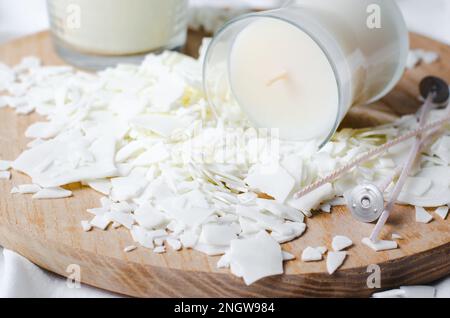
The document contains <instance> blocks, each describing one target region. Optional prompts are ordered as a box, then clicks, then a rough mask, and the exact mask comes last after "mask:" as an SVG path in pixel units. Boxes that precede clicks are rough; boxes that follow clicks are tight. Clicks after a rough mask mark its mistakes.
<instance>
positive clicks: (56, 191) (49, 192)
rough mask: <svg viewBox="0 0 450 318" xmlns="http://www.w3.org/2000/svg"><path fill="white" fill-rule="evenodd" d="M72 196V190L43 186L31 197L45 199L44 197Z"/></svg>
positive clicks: (61, 197)
mask: <svg viewBox="0 0 450 318" xmlns="http://www.w3.org/2000/svg"><path fill="white" fill-rule="evenodd" d="M71 196H72V191H70V190H66V189H63V188H60V187H55V188H45V189H42V190H39V191H38V192H36V193H35V194H34V195H33V197H32V198H33V199H37V200H44V199H45V200H46V199H64V198H68V197H71Z"/></svg>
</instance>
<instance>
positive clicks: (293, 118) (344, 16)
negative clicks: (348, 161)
mask: <svg viewBox="0 0 450 318" xmlns="http://www.w3.org/2000/svg"><path fill="white" fill-rule="evenodd" d="M407 53H408V33H407V30H406V26H405V23H404V21H403V17H402V15H401V13H400V11H399V9H398V8H397V6H396V4H395V2H393V1H391V0H333V1H328V0H298V1H291V2H290V3H289V4H288V5H287V6H285V7H283V8H281V9H278V10H272V11H265V12H260V13H255V14H249V15H246V16H242V17H240V18H237V19H236V20H234V21H231V22H230V23H229V24H227V25H226V26H225V27H224V28H223V29H222V30H221V31H220V32H219V33H218V34H217V35H216V37H215V38H214V40H213V42H212V43H211V45H210V47H209V49H208V52H207V56H206V59H205V66H204V86H205V91H206V94H207V96H208V98H209V100H210V102H211V103H212V104H213V105H214V106H216V107H217V108H220V107H223V105H225V104H227V103H231V104H238V105H239V106H240V107H241V108H242V110H243V111H244V112H245V113H246V114H247V115H248V118H249V120H250V121H251V122H252V123H253V124H254V125H255V126H257V127H264V128H278V129H279V130H280V136H281V137H282V138H284V139H291V140H311V139H316V140H319V141H321V142H322V143H324V142H326V141H328V140H329V138H331V136H332V134H333V133H334V132H335V130H336V129H337V127H338V125H339V123H340V122H341V120H342V119H343V117H344V116H345V114H346V113H347V112H348V109H349V108H350V106H352V105H354V104H366V103H370V102H372V101H374V100H377V99H379V98H381V97H382V96H384V95H385V94H386V93H387V92H389V91H390V90H391V89H392V88H393V86H394V85H395V84H396V83H397V82H398V80H399V79H400V77H401V75H402V73H403V70H404V66H405V61H406V56H407ZM227 91H229V93H228V94H226V93H224V92H227ZM220 96H222V97H223V98H221V97H220ZM225 97H227V98H228V99H226V98H225Z"/></svg>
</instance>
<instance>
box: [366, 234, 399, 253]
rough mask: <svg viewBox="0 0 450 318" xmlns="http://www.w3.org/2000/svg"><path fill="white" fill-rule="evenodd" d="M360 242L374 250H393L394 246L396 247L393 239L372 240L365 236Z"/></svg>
mask: <svg viewBox="0 0 450 318" xmlns="http://www.w3.org/2000/svg"><path fill="white" fill-rule="evenodd" d="M361 242H362V243H363V244H364V245H366V246H368V247H370V248H371V249H373V250H374V251H375V252H381V251H387V250H395V249H396V248H398V244H397V242H395V241H386V240H378V241H376V242H374V241H372V240H371V239H370V238H368V237H365V238H363V239H362V241H361Z"/></svg>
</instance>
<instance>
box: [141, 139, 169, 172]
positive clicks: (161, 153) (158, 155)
mask: <svg viewBox="0 0 450 318" xmlns="http://www.w3.org/2000/svg"><path fill="white" fill-rule="evenodd" d="M169 156H170V153H169V151H168V150H167V146H166V145H164V144H162V143H158V144H156V145H154V146H153V147H152V148H150V150H147V151H146V152H144V153H142V154H141V155H139V156H138V157H137V158H136V159H135V160H134V161H133V165H135V166H145V167H148V166H150V165H152V164H155V163H159V162H161V161H164V160H166V159H168V158H169Z"/></svg>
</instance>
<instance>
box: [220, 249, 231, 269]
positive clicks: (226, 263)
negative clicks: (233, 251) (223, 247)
mask: <svg viewBox="0 0 450 318" xmlns="http://www.w3.org/2000/svg"><path fill="white" fill-rule="evenodd" d="M229 267H230V254H229V252H226V253H225V254H223V255H222V256H221V257H220V259H219V260H218V261H217V268H229Z"/></svg>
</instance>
